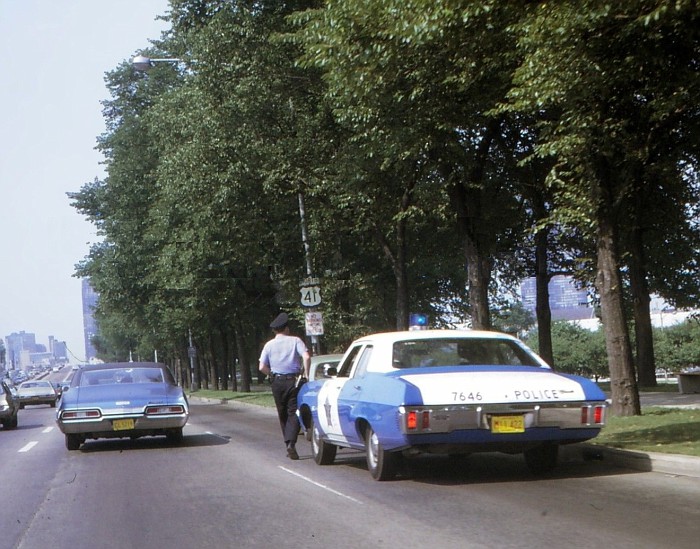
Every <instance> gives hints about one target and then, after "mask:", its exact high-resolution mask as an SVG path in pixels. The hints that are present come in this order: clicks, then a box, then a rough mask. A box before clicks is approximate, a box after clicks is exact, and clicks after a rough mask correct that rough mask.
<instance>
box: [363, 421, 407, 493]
mask: <svg viewBox="0 0 700 549" xmlns="http://www.w3.org/2000/svg"><path fill="white" fill-rule="evenodd" d="M365 450H366V452H367V468H368V469H369V474H370V475H372V478H373V479H374V480H391V479H393V478H394V477H395V476H396V469H397V465H398V463H399V461H400V458H401V454H399V453H398V452H387V451H386V450H385V449H384V448H383V447H382V443H381V442H379V437H378V436H377V433H375V432H374V429H372V427H368V428H367V436H366V437H365Z"/></svg>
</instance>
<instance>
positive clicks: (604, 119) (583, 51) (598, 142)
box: [510, 1, 697, 415]
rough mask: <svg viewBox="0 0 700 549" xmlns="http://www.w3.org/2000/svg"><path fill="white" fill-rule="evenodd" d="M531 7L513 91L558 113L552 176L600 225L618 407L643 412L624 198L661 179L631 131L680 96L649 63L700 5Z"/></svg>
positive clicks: (549, 137)
mask: <svg viewBox="0 0 700 549" xmlns="http://www.w3.org/2000/svg"><path fill="white" fill-rule="evenodd" d="M657 8H658V9H657ZM529 13H530V16H529V17H527V18H526V19H524V20H523V21H522V24H521V26H520V29H521V33H522V34H521V40H520V42H519V44H520V47H521V49H522V51H523V56H524V62H523V64H522V65H521V67H520V68H519V69H518V71H517V72H516V78H515V83H516V87H515V88H514V89H513V90H512V91H511V93H510V98H511V101H512V102H513V104H514V105H518V107H517V108H520V109H524V110H526V112H530V113H537V112H538V111H542V110H543V109H545V110H546V111H547V112H549V113H556V116H555V117H552V119H551V120H542V123H541V125H540V129H541V132H542V133H541V135H542V141H541V144H540V146H539V153H540V154H542V155H545V156H552V157H554V158H556V159H557V170H556V176H555V177H552V184H554V185H556V186H557V193H558V195H559V197H560V204H563V203H564V200H563V199H566V203H565V204H564V206H563V207H564V208H565V209H566V210H568V211H569V212H570V214H569V216H571V217H575V216H576V217H579V219H580V220H581V221H583V220H585V219H588V220H589V222H590V226H591V227H593V229H594V235H595V239H596V262H597V274H596V287H597V290H598V292H599V294H600V304H601V313H602V319H603V324H604V326H605V333H606V340H607V351H608V357H609V361H610V370H611V383H612V402H613V411H614V413H617V414H619V415H629V414H638V413H640V408H639V395H638V391H637V386H636V377H635V371H634V364H633V361H632V351H631V344H630V338H629V334H628V332H627V327H626V326H627V324H626V317H625V308H624V295H623V286H624V285H623V277H622V276H621V271H620V268H621V266H622V264H623V259H622V255H621V251H620V248H621V244H622V242H623V240H622V226H621V223H620V221H621V219H622V218H623V216H624V211H625V207H628V206H631V204H632V200H633V197H634V193H633V192H631V191H632V190H636V191H637V192H650V189H651V188H652V187H650V186H649V185H651V186H653V184H654V183H658V182H657V181H655V180H651V179H649V178H644V176H641V179H640V176H638V175H637V174H639V173H641V174H644V173H647V172H648V169H647V167H646V166H644V164H643V163H640V162H639V161H637V158H638V156H637V154H636V153H638V152H639V151H640V147H639V145H638V142H637V141H636V140H635V137H636V136H637V134H636V133H635V131H630V130H633V128H632V125H631V120H634V117H635V115H636V114H638V113H642V114H644V108H645V106H646V105H647V104H652V105H654V108H653V109H652V110H653V112H654V114H653V115H652V116H651V117H649V116H648V115H647V116H646V117H645V118H643V119H645V120H646V119H652V120H654V119H655V117H656V116H658V115H660V114H661V113H660V112H659V109H658V107H659V106H661V105H665V107H664V109H662V110H663V111H666V112H667V113H669V112H670V111H669V110H668V107H669V106H670V105H671V104H676V105H677V103H676V101H674V100H673V99H672V97H673V96H669V95H667V94H666V93H665V92H666V90H667V89H668V87H667V86H666V84H665V83H666V82H668V81H669V80H670V79H671V80H672V79H674V75H673V74H672V72H671V73H669V72H667V71H666V70H665V69H666V68H667V66H665V65H664V64H659V65H657V66H656V67H655V68H656V69H657V70H656V72H655V73H654V75H653V76H652V77H650V78H648V79H645V77H644V76H643V75H644V68H645V67H646V68H652V67H651V65H650V64H649V63H648V62H647V59H648V56H649V51H650V49H651V48H653V47H654V46H658V45H659V43H660V42H659V37H666V36H668V37H670V36H672V34H673V32H674V31H675V32H678V30H679V29H683V31H689V29H690V28H691V27H692V28H695V27H696V26H697V25H696V24H695V22H694V21H695V18H696V17H697V13H696V11H695V8H694V7H693V5H692V3H690V2H679V3H677V4H676V6H675V8H668V9H667V6H665V5H661V4H660V5H658V6H657V4H656V3H654V2H648V3H640V4H634V5H624V6H623V5H617V6H616V7H611V6H610V5H609V4H607V3H605V2H597V1H589V2H585V3H584V4H581V3H579V2H575V3H573V2H561V3H556V4H545V3H536V4H534V5H532V6H531V7H530V9H529ZM686 24H687V25H688V26H687V27H686ZM682 36H683V37H688V38H689V40H690V42H691V43H692V41H693V40H694V38H693V32H683V34H682ZM662 41H663V38H662V39H661V42H662ZM661 68H663V69H664V70H663V72H661V71H660V69H661ZM640 69H642V70H640ZM684 74H686V73H684ZM639 75H642V78H640V77H639ZM683 78H684V83H685V82H688V79H687V78H685V76H684V77H683ZM696 80H697V79H696ZM652 81H653V82H656V86H655V87H654V86H651V85H650V83H651V82H652ZM654 93H656V94H658V95H656V96H655V95H653V94H654ZM658 101H660V102H658ZM672 118H673V117H672ZM680 118H681V120H683V121H685V120H686V117H680ZM681 120H679V121H678V123H679V124H681V125H680V126H678V127H679V128H680V127H682V126H683V123H681ZM671 126H673V124H671ZM635 176H636V177H635ZM639 180H644V181H647V187H645V189H640V188H639V187H636V188H635V186H634V182H635V181H639ZM560 207H561V206H560ZM637 295H638V296H639V295H640V294H639V293H638V294H637Z"/></svg>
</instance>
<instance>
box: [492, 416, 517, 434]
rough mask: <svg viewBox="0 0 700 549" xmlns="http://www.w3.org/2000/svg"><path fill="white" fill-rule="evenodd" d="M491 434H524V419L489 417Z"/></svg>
mask: <svg viewBox="0 0 700 549" xmlns="http://www.w3.org/2000/svg"><path fill="white" fill-rule="evenodd" d="M491 432H492V433H506V434H507V433H524V432H525V418H524V417H523V416H491Z"/></svg>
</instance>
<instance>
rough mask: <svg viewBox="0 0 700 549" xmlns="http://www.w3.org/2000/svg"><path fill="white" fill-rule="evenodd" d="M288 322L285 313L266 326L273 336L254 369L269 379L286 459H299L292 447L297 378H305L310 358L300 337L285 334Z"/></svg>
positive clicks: (296, 428) (295, 429)
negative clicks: (270, 329) (268, 326)
mask: <svg viewBox="0 0 700 549" xmlns="http://www.w3.org/2000/svg"><path fill="white" fill-rule="evenodd" d="M288 323H289V316H288V315H287V313H280V314H279V315H277V318H275V320H273V321H272V323H271V324H270V328H272V331H273V332H274V333H275V337H274V338H273V339H271V340H270V341H268V342H267V343H266V344H265V346H264V347H263V350H262V352H261V353H260V364H259V366H258V369H259V370H260V371H261V372H262V373H263V374H265V375H271V376H272V396H273V397H274V399H275V405H276V406H277V416H278V417H279V421H280V427H281V428H282V434H283V435H284V442H285V444H286V445H287V456H288V457H289V458H290V459H299V454H297V451H296V447H295V446H296V441H297V437H298V436H299V429H300V426H299V419H298V418H297V415H296V412H297V392H298V388H297V378H298V377H299V376H300V375H302V376H303V377H305V378H307V379H308V377H309V366H310V364H311V355H310V354H309V351H308V349H307V348H306V344H305V343H304V342H303V341H302V340H301V339H300V338H298V337H296V336H292V335H290V334H289V326H288ZM302 368H303V370H302Z"/></svg>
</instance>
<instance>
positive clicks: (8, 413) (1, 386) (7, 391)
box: [0, 379, 19, 429]
mask: <svg viewBox="0 0 700 549" xmlns="http://www.w3.org/2000/svg"><path fill="white" fill-rule="evenodd" d="M18 412H19V397H18V396H17V390H16V389H15V388H14V386H13V385H12V383H11V382H10V381H9V380H4V379H3V380H2V381H0V422H2V426H3V428H5V429H15V428H16V427H17V413H18Z"/></svg>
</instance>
